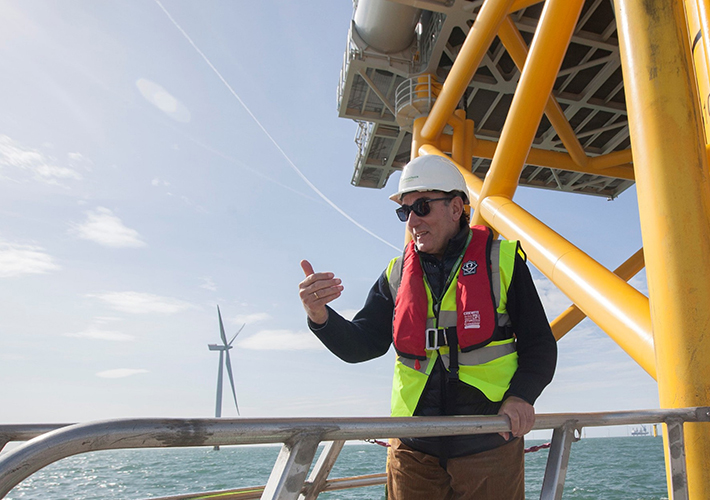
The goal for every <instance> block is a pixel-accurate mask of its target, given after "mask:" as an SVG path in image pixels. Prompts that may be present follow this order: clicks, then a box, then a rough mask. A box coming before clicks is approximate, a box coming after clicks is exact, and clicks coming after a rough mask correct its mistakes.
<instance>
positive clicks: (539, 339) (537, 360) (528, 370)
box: [505, 255, 557, 404]
mask: <svg viewBox="0 0 710 500" xmlns="http://www.w3.org/2000/svg"><path fill="white" fill-rule="evenodd" d="M507 309H508V314H509V315H510V319H511V321H512V323H513V331H514V332H515V335H516V337H517V349H518V370H517V371H516V372H515V375H513V378H512V380H511V381H510V388H509V389H508V391H507V392H506V394H505V397H508V396H517V397H519V398H522V399H524V400H525V401H527V402H528V403H530V404H534V403H535V400H536V399H537V398H538V396H540V394H541V393H542V390H543V389H544V388H545V387H546V386H547V385H548V384H549V383H550V382H551V381H552V376H553V375H554V373H555V366H556V364H557V341H556V340H555V338H554V336H553V335H552V330H551V329H550V324H549V323H548V321H547V317H546V316H545V310H544V309H543V307H542V303H541V302H540V297H539V296H538V294H537V290H536V288H535V284H534V282H533V279H532V276H531V275H530V270H529V269H528V266H527V264H526V263H525V261H524V260H523V258H522V257H520V255H517V256H516V258H515V267H514V270H513V279H512V281H511V285H510V287H509V289H508V303H507Z"/></svg>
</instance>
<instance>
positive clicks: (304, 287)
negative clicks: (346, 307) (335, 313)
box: [298, 260, 343, 325]
mask: <svg viewBox="0 0 710 500" xmlns="http://www.w3.org/2000/svg"><path fill="white" fill-rule="evenodd" d="M301 269H303V272H304V273H305V274H306V279H304V280H303V281H301V283H299V285H298V290H299V292H298V294H299V296H300V297H301V302H302V303H303V308H304V309H305V310H306V314H308V317H309V318H310V319H311V321H312V322H313V323H316V324H318V325H322V324H324V323H325V322H326V321H328V310H327V309H326V308H325V305H326V304H327V303H328V302H331V301H333V300H335V299H337V298H338V297H340V294H341V293H342V291H343V285H341V284H340V283H341V281H340V279H339V278H336V277H335V275H334V274H333V273H316V272H315V271H313V266H312V265H311V263H310V262H308V261H307V260H302V261H301Z"/></svg>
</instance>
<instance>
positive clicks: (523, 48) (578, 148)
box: [498, 17, 589, 167]
mask: <svg viewBox="0 0 710 500" xmlns="http://www.w3.org/2000/svg"><path fill="white" fill-rule="evenodd" d="M498 38H500V41H501V42H502V43H503V46H504V47H505V48H506V50H507V51H508V54H509V55H510V57H511V58H512V59H513V62H514V63H515V65H516V66H517V67H518V69H520V70H522V68H523V67H524V66H525V59H527V57H528V47H527V45H526V44H525V40H524V39H523V36H522V35H521V34H520V31H518V28H517V27H516V26H515V24H514V23H513V20H512V19H511V18H510V17H507V18H506V19H505V21H503V24H502V25H501V27H500V31H498ZM545 115H547V118H548V119H549V120H550V124H552V127H553V128H554V129H555V132H557V135H558V136H559V138H560V140H561V141H562V144H564V146H565V148H566V149H567V151H568V152H569V155H570V156H571V157H572V159H573V160H574V162H575V163H576V164H577V165H579V166H580V167H584V166H585V165H586V164H587V162H588V161H589V157H588V156H587V153H585V151H584V148H583V147H582V145H581V144H580V143H579V139H577V135H576V134H575V133H574V130H573V129H572V126H571V125H570V123H569V120H567V117H566V116H565V114H564V112H563V111H562V108H561V107H560V104H559V103H558V102H557V99H555V98H554V97H553V96H552V95H550V97H549V98H548V99H547V104H546V105H545Z"/></svg>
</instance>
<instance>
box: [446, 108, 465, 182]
mask: <svg viewBox="0 0 710 500" xmlns="http://www.w3.org/2000/svg"><path fill="white" fill-rule="evenodd" d="M461 115H463V116H461ZM448 123H449V125H451V128H453V129H454V132H453V140H452V142H451V159H452V160H454V161H455V162H456V163H458V164H459V165H464V166H465V165H466V160H465V156H466V153H465V151H466V142H465V141H466V112H465V111H464V110H463V109H457V110H455V111H454V114H453V115H451V116H450V117H449V120H448ZM469 170H470V168H469Z"/></svg>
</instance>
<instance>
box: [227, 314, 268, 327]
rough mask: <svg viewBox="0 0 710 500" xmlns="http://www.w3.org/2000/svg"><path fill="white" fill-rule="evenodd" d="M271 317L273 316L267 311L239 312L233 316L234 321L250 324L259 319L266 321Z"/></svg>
mask: <svg viewBox="0 0 710 500" xmlns="http://www.w3.org/2000/svg"><path fill="white" fill-rule="evenodd" d="M270 318H271V316H269V315H268V314H266V313H251V314H239V315H237V316H235V317H234V318H232V322H234V323H239V324H240V325H241V324H244V323H246V324H247V325H250V324H252V323H257V322H259V321H264V320H267V319H270Z"/></svg>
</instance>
